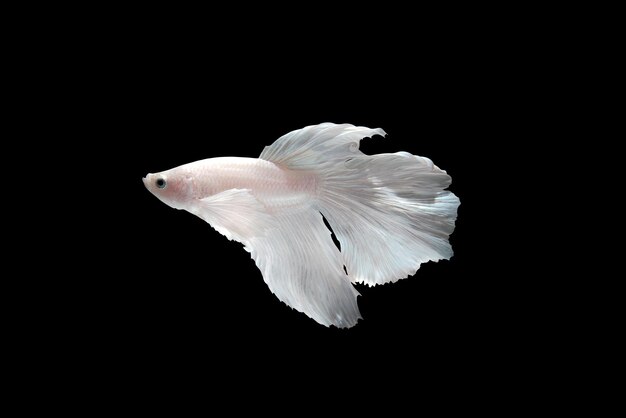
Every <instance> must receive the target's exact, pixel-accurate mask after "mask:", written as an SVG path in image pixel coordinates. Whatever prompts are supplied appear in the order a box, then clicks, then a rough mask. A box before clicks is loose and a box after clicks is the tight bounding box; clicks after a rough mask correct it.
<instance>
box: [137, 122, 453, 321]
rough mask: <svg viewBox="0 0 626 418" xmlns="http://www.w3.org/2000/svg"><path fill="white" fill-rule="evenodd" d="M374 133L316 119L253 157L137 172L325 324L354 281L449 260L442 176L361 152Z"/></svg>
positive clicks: (421, 163) (347, 310)
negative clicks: (237, 248)
mask: <svg viewBox="0 0 626 418" xmlns="http://www.w3.org/2000/svg"><path fill="white" fill-rule="evenodd" d="M374 136H381V137H384V136H386V133H385V131H383V130H382V129H381V128H376V129H370V128H367V127H363V126H354V125H351V124H334V123H322V124H318V125H311V126H306V127H304V128H302V129H298V130H295V131H292V132H289V133H287V134H285V135H283V136H282V137H280V138H278V139H277V140H276V141H275V142H274V143H273V144H271V145H269V146H266V147H265V148H264V149H263V151H262V152H261V155H260V156H259V158H243V157H215V158H208V159H203V160H199V161H195V162H192V163H189V164H184V165H181V166H178V167H176V168H172V169H170V170H166V171H162V172H159V173H150V174H148V175H146V177H144V178H143V183H144V185H145V187H146V188H147V189H148V190H149V191H150V192H151V193H152V194H153V195H154V196H156V197H157V198H158V199H159V200H161V201H162V202H163V203H165V204H166V205H168V206H170V207H172V208H175V209H179V210H185V211H187V212H190V213H192V214H194V215H196V216H198V217H199V218H201V219H203V220H204V221H206V222H207V223H208V224H209V225H211V226H212V227H213V228H214V229H215V230H216V231H218V232H219V233H221V234H222V235H224V236H225V237H226V238H228V239H229V240H235V241H238V242H240V243H242V244H243V245H244V249H245V250H246V251H248V252H249V253H250V255H251V257H252V258H253V259H254V261H255V263H256V265H257V267H258V268H259V270H260V271H261V274H262V276H263V279H264V281H265V283H266V284H267V286H268V287H269V288H270V290H271V291H272V293H273V294H274V295H276V297H277V298H278V299H279V300H281V301H282V302H284V303H285V304H287V305H288V306H290V307H291V308H293V309H295V310H297V311H299V312H302V313H304V314H306V315H307V316H309V317H310V318H312V319H313V320H315V321H316V322H318V323H319V324H322V325H324V326H327V327H329V326H331V325H332V326H335V327H337V328H350V327H352V326H354V325H355V324H356V323H357V322H358V321H359V320H360V319H362V316H361V314H360V312H359V307H358V304H357V297H358V296H359V295H360V294H359V292H358V291H357V289H356V288H355V287H354V284H356V283H361V284H365V285H368V286H375V285H381V284H384V283H390V282H396V281H398V280H400V279H403V278H406V277H408V276H411V275H414V274H415V273H416V272H417V270H418V269H419V268H420V265H421V264H423V263H426V262H428V261H439V260H448V259H450V258H451V257H452V255H453V250H452V247H451V245H450V242H449V236H450V235H451V234H452V232H453V231H454V228H455V222H456V218H457V209H458V207H459V205H460V200H459V198H458V197H457V196H456V195H455V194H454V193H452V192H451V191H448V190H445V189H446V188H447V187H448V186H449V185H450V184H451V177H450V176H449V175H448V174H447V173H446V171H444V170H442V169H440V168H439V167H437V166H436V165H434V164H433V162H432V161H431V160H430V159H429V158H426V157H420V156H417V155H412V154H410V153H408V152H404V151H401V152H396V153H383V154H375V155H367V154H364V153H363V152H361V151H360V150H359V143H360V141H361V140H362V139H363V138H371V137H374ZM325 221H326V222H327V223H328V225H329V226H330V228H331V229H332V232H334V235H335V237H336V240H337V241H338V242H339V246H337V245H335V243H334V242H333V239H332V236H331V230H329V228H328V227H327V226H326V224H325Z"/></svg>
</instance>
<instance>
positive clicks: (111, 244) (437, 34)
mask: <svg viewBox="0 0 626 418" xmlns="http://www.w3.org/2000/svg"><path fill="white" fill-rule="evenodd" d="M142 22H143V21H142ZM143 23H144V25H139V26H134V25H124V26H123V28H121V29H120V28H118V27H107V30H106V31H104V32H103V33H101V34H99V36H96V37H94V38H89V39H88V40H87V41H85V43H84V44H82V46H83V47H82V49H80V52H76V51H75V50H72V51H71V52H70V55H72V57H73V58H74V59H76V62H78V64H77V65H76V66H74V67H72V68H71V69H68V70H67V71H68V74H66V76H67V78H68V79H70V80H71V84H72V86H73V88H72V95H71V100H72V101H73V103H72V111H73V113H72V114H71V115H69V116H68V118H70V119H71V120H72V121H74V122H75V124H74V125H73V129H75V131H74V130H73V131H72V132H71V134H70V135H71V136H74V135H76V137H77V138H79V144H81V145H79V146H78V153H79V154H81V156H82V157H81V158H80V159H78V160H80V162H82V163H84V162H85V161H87V165H88V166H87V167H84V168H85V170H84V172H85V173H88V175H86V176H85V178H84V181H85V182H84V184H81V186H80V193H79V194H80V196H81V199H82V197H83V196H84V197H86V199H85V201H84V203H83V204H84V205H87V203H86V201H87V200H88V201H89V202H92V201H93V202H94V203H90V204H89V207H94V206H95V207H97V210H96V214H93V213H91V212H88V214H87V215H85V211H83V210H81V209H80V207H77V208H76V209H75V210H74V211H73V212H72V213H76V217H77V219H78V218H79V217H84V216H86V217H87V218H88V219H87V220H85V221H80V222H79V223H80V224H81V225H84V231H82V232H83V233H84V235H85V236H86V237H88V238H86V239H85V240H79V241H78V244H79V247H80V246H82V247H83V248H81V249H80V254H81V255H80V257H79V259H80V260H81V262H82V263H86V266H87V267H81V268H80V271H79V276H80V278H79V279H78V280H71V281H67V286H66V289H67V293H66V295H64V297H65V298H66V299H68V300H71V303H69V304H68V305H63V304H59V305H62V306H58V307H57V308H58V309H60V310H65V311H66V313H67V315H66V317H65V319H64V320H61V321H59V322H58V327H59V329H61V328H62V329H65V330H67V331H68V333H69V334H70V335H72V338H74V339H75V340H76V341H79V343H78V344H77V346H76V347H75V348H74V350H75V354H76V355H77V356H79V355H82V354H81V353H85V352H86V353H89V354H88V355H87V356H89V359H90V361H92V360H94V359H97V360H98V362H100V364H101V365H102V366H103V367H104V368H105V369H106V368H110V370H112V371H113V373H116V372H119V373H120V375H123V376H129V373H130V377H131V378H132V377H135V378H136V379H138V380H141V381H145V380H146V379H147V380H150V379H154V380H155V381H161V380H162V379H163V376H169V375H171V376H175V377H176V378H181V379H183V378H186V377H187V376H188V375H189V374H192V375H193V374H197V377H198V378H200V379H202V378H205V379H221V380H224V379H232V380H234V381H237V382H238V383H237V384H240V382H239V380H238V379H239V378H243V377H242V376H245V378H246V379H249V380H250V379H251V381H252V382H254V383H259V384H263V379H265V378H266V377H267V376H274V375H276V376H283V377H286V378H287V377H288V378H290V379H293V380H294V382H296V384H297V383H302V382H303V380H302V379H305V380H306V379H308V376H321V377H322V378H326V379H330V381H331V382H329V384H331V385H332V384H334V383H333V382H342V383H337V384H338V385H340V384H341V385H342V386H345V385H346V384H348V386H350V385H357V382H354V381H351V379H352V376H355V375H354V374H353V373H354V372H355V371H357V370H359V371H360V373H361V379H363V380H362V381H363V382H367V376H368V375H372V376H373V375H374V374H376V375H379V373H382V374H383V375H385V374H388V375H389V379H392V376H393V378H394V379H395V378H397V376H398V375H410V376H413V377H415V376H419V375H422V374H423V375H425V376H429V379H432V380H437V379H444V380H445V378H446V375H447V374H450V373H452V374H454V375H455V376H456V378H457V379H471V376H474V375H476V374H478V373H480V372H481V370H484V368H485V365H486V364H490V365H492V366H493V365H494V364H496V365H497V363H498V361H499V359H504V360H507V361H508V360H510V358H508V356H510V355H511V354H510V353H511V351H510V349H511V348H512V347H516V348H519V347H520V346H523V345H524V341H522V340H521V339H520V338H519V337H518V335H519V334H523V333H524V332H526V329H525V325H523V324H522V322H521V321H520V318H521V316H523V315H526V314H528V311H519V312H518V311H516V310H515V309H513V308H512V307H513V306H516V305H518V304H519V287H521V286H520V284H519V283H520V282H519V281H515V280H511V277H512V276H513V275H515V271H514V267H512V265H510V264H509V263H508V261H507V258H508V255H509V254H510V252H511V249H510V247H509V246H508V244H507V243H506V242H507V241H508V238H510V234H509V233H507V232H506V231H505V230H504V229H503V227H502V225H503V220H505V221H506V220H507V219H509V218H512V217H513V215H512V214H511V209H512V206H511V204H510V202H509V201H508V200H507V199H506V198H505V196H504V195H505V193H507V192H508V191H510V189H511V186H510V184H511V183H510V179H511V178H510V176H509V174H508V173H507V172H506V171H501V170H500V169H501V168H502V167H504V166H506V165H507V164H508V162H509V161H510V160H511V159H513V157H514V156H515V155H516V154H518V153H519V152H520V147H524V146H528V145H527V144H524V143H523V141H524V139H525V138H526V135H525V133H524V132H523V127H522V124H521V122H520V121H519V119H517V118H513V115H514V114H515V113H516V112H517V111H518V106H519V103H515V104H513V103H514V102H516V98H518V97H520V96H522V95H523V93H522V91H523V90H524V89H525V88H527V87H528V83H529V82H530V81H529V78H527V77H520V73H519V71H520V68H523V63H520V62H517V61H516V58H515V56H512V55H510V54H508V53H507V51H508V50H510V49H511V48H513V46H514V44H515V42H516V40H515V39H514V38H506V39H499V38H498V37H497V36H494V33H492V32H485V31H483V30H482V29H480V28H478V27H476V28H468V26H464V27H459V28H457V30H455V31H452V32H451V31H448V30H444V29H443V28H439V27H436V28H434V29H433V27H432V26H430V27H429V30H426V29H414V26H412V25H405V24H399V25H398V26H397V27H396V28H395V30H394V31H392V32H390V33H389V34H386V35H384V36H383V34H382V29H377V28H375V27H373V28H371V29H369V30H366V29H365V28H363V27H359V26H355V27H354V29H353V30H348V31H346V33H344V34H342V35H341V36H328V37H326V38H325V39H324V40H320V39H317V38H316V37H303V39H300V38H298V39H297V40H293V41H287V39H288V38H289V34H290V32H289V31H286V32H285V33H281V34H278V35H271V36H261V35H267V33H265V32H264V31H263V30H262V29H259V31H258V32H254V31H253V33H252V34H248V36H246V37H244V38H241V37H238V36H234V35H232V36H231V35H229V33H228V32H223V31H215V30H211V29H207V26H206V25H190V26H188V27H187V26H185V25H182V24H178V25H176V26H175V27H174V28H169V27H168V26H167V25H165V26H164V25H162V24H160V23H158V22H151V23H150V22H149V23H146V22H143ZM470 26H471V25H470ZM298 28H299V29H298V33H299V34H303V33H308V32H309V29H306V28H305V27H300V26H299V27H298ZM333 28H336V26H333ZM291 29H292V32H293V28H291ZM233 30H234V29H233ZM315 31H318V32H319V28H315ZM255 33H256V34H259V36H258V37H257V36H255ZM311 33H312V32H311ZM326 34H327V35H334V34H335V32H332V31H330V32H327V33H326ZM513 68H515V71H513V70H512V69H513ZM322 122H335V123H351V124H354V125H363V126H367V127H372V128H375V127H380V128H383V129H384V130H385V131H386V132H387V134H388V136H387V137H386V138H384V139H383V138H380V137H376V138H373V139H366V140H364V141H363V142H362V143H361V150H362V151H363V152H365V153H368V154H374V153H381V152H396V151H407V152H410V153H412V154H416V155H422V156H426V157H429V158H431V159H432V160H433V161H434V163H435V164H437V165H438V166H439V167H441V168H442V169H444V170H446V171H447V172H448V173H449V174H450V175H451V176H452V179H453V182H452V185H451V187H450V190H451V191H452V192H454V193H455V194H456V195H457V196H458V197H459V198H460V200H461V206H460V208H459V212H458V219H457V223H456V229H455V232H454V233H453V234H452V236H451V239H450V241H451V243H452V247H453V249H454V251H455V255H454V257H453V258H452V259H451V260H449V261H441V262H439V263H427V264H424V265H422V266H421V268H420V269H419V270H418V272H417V273H416V274H415V275H414V276H412V277H409V278H407V279H403V280H400V281H399V282H397V283H395V284H387V285H384V286H377V287H373V288H368V287H366V286H361V285H357V289H358V291H359V292H360V293H361V295H362V296H360V297H359V298H358V303H359V307H360V310H361V314H362V316H363V320H361V321H359V323H358V324H357V325H356V326H355V327H353V328H351V329H342V330H340V329H336V328H334V327H331V328H326V327H323V326H321V325H319V324H317V323H316V322H315V321H313V320H311V319H309V318H308V317H307V316H306V315H304V314H302V313H299V312H297V311H294V310H292V309H291V308H289V307H288V306H286V305H285V304H283V303H282V302H280V301H279V300H278V299H277V298H276V297H275V296H274V295H273V294H272V293H271V292H270V290H269V289H268V288H267V286H266V285H265V283H264V282H263V278H262V276H261V273H260V272H259V270H258V269H257V268H256V266H255V264H254V261H253V260H252V259H251V258H250V256H249V254H248V253H246V252H245V251H244V250H243V248H242V245H241V244H239V243H236V242H233V241H228V240H227V239H226V238H225V237H223V236H222V235H220V234H219V233H217V232H216V231H214V230H213V229H212V228H211V227H210V226H209V225H207V224H206V223H204V222H203V221H202V220H200V219H199V218H196V217H195V216H193V215H191V214H189V213H186V212H183V211H176V210H173V209H171V208H169V207H167V206H166V205H164V204H163V203H161V202H160V201H159V200H158V199H156V198H155V197H154V196H152V195H151V194H150V193H149V192H148V191H147V190H145V188H144V185H143V183H142V181H141V179H142V177H143V176H145V175H146V174H147V173H150V172H159V171H162V170H166V169H169V168H172V167H175V166H178V165H181V164H184V163H188V162H191V161H195V160H199V159H203V158H211V157H220V156H241V157H257V156H258V155H259V154H260V152H261V151H262V149H263V147H264V146H266V145H269V144H271V143H272V142H273V141H274V140H275V139H277V138H278V137H280V136H281V135H283V134H285V133H287V132H289V131H291V130H294V129H298V128H301V127H304V126H306V125H310V124H317V123H322ZM73 152H76V149H74V151H73ZM103 196H104V197H103ZM92 205H93V206H92ZM83 265H84V264H83ZM55 290H56V291H58V289H55ZM530 309H532V308H530ZM518 361H522V362H523V360H519V359H518ZM496 369H497V367H496ZM257 370H259V372H258V373H257V372H256V371H257ZM239 373H241V374H239ZM256 379H258V382H257V380H256ZM367 383H368V384H370V382H367ZM371 384H372V385H375V386H376V388H377V390H380V386H381V383H380V378H379V380H377V382H376V383H374V382H371ZM358 386H359V387H361V385H358ZM383 386H385V387H387V388H389V389H391V388H392V386H391V385H383Z"/></svg>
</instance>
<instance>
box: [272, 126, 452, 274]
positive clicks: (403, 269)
mask: <svg viewBox="0 0 626 418" xmlns="http://www.w3.org/2000/svg"><path fill="white" fill-rule="evenodd" d="M373 135H385V132H384V131H383V130H382V129H369V128H365V127H357V126H353V125H349V124H343V125H335V124H332V123H324V124H321V125H315V126H308V127H306V128H303V129H299V130H297V131H293V132H291V133H289V134H287V135H285V136H283V137H281V138H280V139H279V140H277V141H276V142H275V143H274V144H272V145H271V146H270V147H266V148H265V150H264V151H263V153H262V154H261V156H260V158H262V159H266V160H269V161H273V162H275V163H279V164H282V165H284V166H286V167H289V168H291V169H294V170H315V171H316V172H318V176H319V196H318V199H317V201H316V202H315V207H316V209H317V210H319V211H320V212H321V213H322V214H323V215H324V217H326V219H327V220H328V222H329V224H330V226H331V227H332V229H333V231H334V232H335V235H336V236H337V239H338V240H339V242H340V244H341V254H342V259H343V262H344V264H345V266H346V268H347V271H348V276H349V278H350V280H351V281H352V282H361V283H366V284H369V285H375V284H381V283H387V282H394V281H397V280H399V279H402V278H404V277H407V276H408V275H411V274H414V273H415V272H416V271H417V269H419V267H420V265H421V264H422V263H425V262H427V261H438V260H441V259H449V258H450V257H452V254H453V252H452V248H451V246H450V243H449V242H448V237H449V235H450V234H451V233H452V231H453V230H454V223H455V220H456V215H457V208H458V206H459V204H460V201H459V199H458V198H457V197H456V196H455V195H454V194H453V193H451V192H449V191H446V190H444V189H445V188H446V187H448V186H449V185H450V183H451V178H450V176H449V175H448V174H446V172H445V171H443V170H441V169H439V168H438V167H437V166H436V165H434V164H433V162H432V161H431V160H430V159H428V158H425V157H418V156H415V155H411V154H409V153H407V152H397V153H393V154H378V155H366V154H363V153H362V152H361V151H359V141H360V140H361V139H362V138H364V137H371V136H373Z"/></svg>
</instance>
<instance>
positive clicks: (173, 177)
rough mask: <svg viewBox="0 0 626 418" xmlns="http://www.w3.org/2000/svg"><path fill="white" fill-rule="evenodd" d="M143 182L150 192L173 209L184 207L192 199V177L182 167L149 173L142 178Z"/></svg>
mask: <svg viewBox="0 0 626 418" xmlns="http://www.w3.org/2000/svg"><path fill="white" fill-rule="evenodd" d="M143 184H144V185H145V186H146V188H147V189H148V191H149V192H150V193H152V194H153V195H155V196H156V197H157V198H158V199H159V200H161V201H162V202H163V203H165V204H166V205H168V206H170V207H173V208H175V209H185V208H186V206H187V205H188V203H189V202H190V201H192V200H193V196H194V181H193V177H192V176H191V175H190V173H188V172H187V170H184V169H180V168H175V169H172V170H167V171H162V172H160V173H150V174H148V175H146V177H144V178H143Z"/></svg>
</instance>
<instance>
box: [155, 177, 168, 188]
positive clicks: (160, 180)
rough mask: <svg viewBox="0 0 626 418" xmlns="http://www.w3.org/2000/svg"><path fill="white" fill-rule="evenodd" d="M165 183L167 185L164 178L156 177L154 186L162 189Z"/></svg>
mask: <svg viewBox="0 0 626 418" xmlns="http://www.w3.org/2000/svg"><path fill="white" fill-rule="evenodd" d="M166 185H167V182H166V181H165V179H157V181H156V186H157V187H158V188H159V189H163V188H165V186H166Z"/></svg>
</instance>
